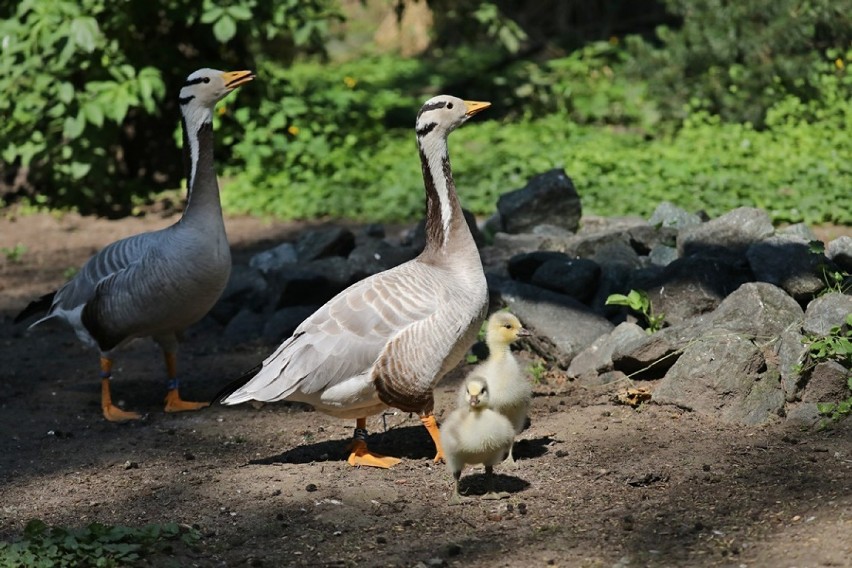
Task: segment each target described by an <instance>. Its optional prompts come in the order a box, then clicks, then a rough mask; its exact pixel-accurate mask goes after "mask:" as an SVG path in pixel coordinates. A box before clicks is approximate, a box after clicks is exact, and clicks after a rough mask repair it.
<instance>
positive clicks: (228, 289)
mask: <svg viewBox="0 0 852 568" xmlns="http://www.w3.org/2000/svg"><path fill="white" fill-rule="evenodd" d="M268 288H269V286H268V285H267V282H266V279H264V277H263V275H262V274H261V273H260V271H259V270H257V269H255V268H251V267H249V266H245V265H242V264H236V265H234V266H233V267H232V268H231V275H230V277H229V278H228V284H227V285H226V286H225V291H224V292H222V295H221V296H220V297H219V301H218V302H216V305H214V306H213V309H212V310H210V316H211V317H213V319H215V320H216V321H217V322H218V323H220V324H226V323H227V322H228V321H230V319H231V318H232V317H234V316H235V315H236V314H237V312H239V311H240V309H241V308H243V307H248V308H250V309H252V310H255V311H260V310H261V309H262V308H263V306H264V305H266V304H267V303H268V302H269V301H270V298H269V291H268Z"/></svg>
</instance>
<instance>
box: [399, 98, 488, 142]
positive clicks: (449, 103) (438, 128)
mask: <svg viewBox="0 0 852 568" xmlns="http://www.w3.org/2000/svg"><path fill="white" fill-rule="evenodd" d="M490 106H491V103H486V102H479V101H465V100H462V99H460V98H458V97H453V96H450V95H438V96H437V97H432V98H431V99H429V100H428V101H426V102H425V103H423V106H422V107H421V108H420V112H418V113H417V128H416V129H417V136H418V138H422V137H424V136H427V135H429V134H431V133H435V134H437V135H440V136H442V137H446V136H447V135H448V134H449V133H450V132H452V131H453V130H454V129H456V128H458V127H459V126H461V125H462V124H463V123H464V122H465V121H466V120H467V119H469V118H470V117H472V116H473V115H475V114H476V113H478V112H479V111H482V110H485V109H487V108H488V107H490Z"/></svg>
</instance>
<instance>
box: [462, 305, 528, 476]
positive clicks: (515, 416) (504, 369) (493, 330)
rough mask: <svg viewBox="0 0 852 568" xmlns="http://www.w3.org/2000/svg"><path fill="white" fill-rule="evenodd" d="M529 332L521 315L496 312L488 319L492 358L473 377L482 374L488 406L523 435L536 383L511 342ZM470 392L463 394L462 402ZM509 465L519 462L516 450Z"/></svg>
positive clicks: (475, 369) (487, 341)
mask: <svg viewBox="0 0 852 568" xmlns="http://www.w3.org/2000/svg"><path fill="white" fill-rule="evenodd" d="M528 335H530V332H529V331H527V330H526V329H525V328H524V327H523V326H522V325H521V322H520V320H518V318H517V317H515V316H514V315H512V314H510V313H509V312H495V313H494V314H493V315H492V316H491V317H490V318H488V324H487V326H486V333H485V342H486V344H487V345H488V358H487V359H486V360H485V361H483V362H482V363H480V364H479V365H477V366H476V367H475V368H474V369H473V370H472V371H471V372H470V376H472V377H473V376H476V377H482V378H483V379H484V380H485V381H486V382H487V383H488V390H489V392H490V397H489V398H490V400H489V403H488V406H489V407H490V408H493V409H494V410H496V411H497V412H499V413H500V414H502V415H503V416H505V417H506V418H508V419H509V422H511V423H512V426H513V427H514V428H515V433H516V434H520V433H521V430H523V429H524V425H525V424H526V421H527V411H528V410H529V407H530V400H531V399H532V386H530V383H529V381H527V379H526V378H525V377H524V374H523V372H522V371H521V367H520V366H519V365H518V361H517V359H515V356H514V355H512V351H511V349H510V345H511V344H512V343H514V342H515V340H517V339H518V337H522V336H528ZM466 397H467V395H466V393H465V392H464V390H462V391H461V392H460V393H459V404H460V405H461V404H462V403H463V402H464V400H465V399H466ZM507 460H508V462H509V465H515V459H514V457H513V456H512V450H511V449H509V457H508V458H507Z"/></svg>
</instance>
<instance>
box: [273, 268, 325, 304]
mask: <svg viewBox="0 0 852 568" xmlns="http://www.w3.org/2000/svg"><path fill="white" fill-rule="evenodd" d="M270 282H271V287H272V288H273V289H274V290H275V298H277V300H276V301H275V303H274V308H275V309H276V310H277V309H280V308H285V307H288V306H304V305H309V306H313V305H317V304H324V303H325V302H327V301H328V300H329V299H331V298H332V297H333V296H334V294H335V293H336V292H335V290H337V291H339V285H338V286H333V285H332V283H331V282H329V280H328V279H327V278H326V277H324V276H322V275H321V274H317V273H316V272H314V271H311V270H307V269H305V268H303V267H302V266H301V265H297V264H294V265H292V266H291V267H286V268H284V269H282V270H281V271H279V272H277V273H275V274H274V275H271V277H270Z"/></svg>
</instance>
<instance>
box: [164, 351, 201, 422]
mask: <svg viewBox="0 0 852 568" xmlns="http://www.w3.org/2000/svg"><path fill="white" fill-rule="evenodd" d="M163 355H164V357H165V359H166V373H168V376H169V392H168V393H167V394H166V408H165V411H166V412H183V411H185V410H198V409H199V408H204V407H206V406H210V403H209V402H190V401H187V400H182V399H181V398H180V394H179V393H178V385H179V382H178V379H177V354H176V353H175V352H174V351H163Z"/></svg>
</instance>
